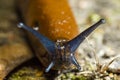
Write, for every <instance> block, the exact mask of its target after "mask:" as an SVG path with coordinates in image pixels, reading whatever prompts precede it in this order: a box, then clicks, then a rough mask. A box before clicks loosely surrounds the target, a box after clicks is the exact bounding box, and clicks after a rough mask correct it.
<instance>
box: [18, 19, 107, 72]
mask: <svg viewBox="0 0 120 80" xmlns="http://www.w3.org/2000/svg"><path fill="white" fill-rule="evenodd" d="M103 23H105V20H104V19H101V20H99V21H98V22H97V23H95V24H94V25H92V26H91V27H89V28H88V29H86V30H85V31H83V32H82V33H80V34H79V35H78V36H76V37H75V38H74V39H72V40H70V41H68V42H66V43H65V44H64V43H63V46H64V48H63V51H64V52H63V54H62V53H61V52H62V51H60V50H59V49H60V47H58V51H59V52H60V53H57V52H56V43H55V42H53V41H51V40H50V39H48V38H47V37H45V36H43V35H42V34H40V33H39V32H37V31H36V30H34V29H32V28H30V27H28V26H26V25H24V24H23V23H19V24H18V27H20V28H23V29H25V30H27V31H29V32H31V33H32V34H33V35H34V36H36V37H37V38H38V39H39V41H40V42H41V43H42V44H43V46H44V48H45V49H46V50H47V51H48V53H49V55H50V56H52V62H51V63H50V64H49V65H48V67H47V68H46V70H45V72H49V70H50V69H51V68H52V67H53V66H54V65H55V64H59V61H60V62H61V63H62V64H61V65H60V66H62V65H63V64H64V63H65V64H69V62H70V63H72V64H74V65H75V66H76V67H77V69H78V70H79V71H80V69H81V67H80V65H79V63H78V62H77V60H76V58H75V56H74V53H75V51H76V49H77V48H78V46H79V45H80V44H81V43H82V42H83V41H84V40H85V38H86V37H87V36H88V35H89V34H90V33H91V32H93V31H94V30H95V29H96V28H97V27H98V26H99V25H101V24H103ZM58 46H59V45H58ZM67 48H69V52H68V53H69V54H67V52H66V50H67ZM61 50H62V49H61ZM57 61H58V62H57ZM67 67H68V66H67Z"/></svg>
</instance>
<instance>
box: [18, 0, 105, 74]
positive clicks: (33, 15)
mask: <svg viewBox="0 0 120 80" xmlns="http://www.w3.org/2000/svg"><path fill="white" fill-rule="evenodd" d="M19 1H20V2H19V3H20V10H21V13H22V17H23V20H24V23H25V24H24V23H19V24H18V27H20V28H23V29H25V30H27V31H28V36H29V39H30V40H31V43H32V45H33V48H34V49H35V51H36V55H37V57H38V59H39V60H40V62H41V63H42V64H43V66H45V67H46V69H45V72H49V70H50V69H54V70H67V69H71V68H72V66H73V65H74V66H76V67H77V69H78V70H81V67H80V65H79V63H78V62H77V59H78V56H77V55H78V54H77V48H78V46H79V45H80V44H81V43H82V42H83V41H84V39H85V38H86V37H87V36H88V35H89V34H90V33H91V32H92V31H93V30H95V29H96V28H97V27H98V26H99V25H100V24H102V23H104V22H105V20H104V19H101V20H99V21H98V22H97V23H95V24H94V25H92V26H91V27H89V28H88V29H86V30H85V31H83V32H82V33H80V34H79V32H78V27H77V25H76V22H75V19H74V16H73V14H72V11H71V9H70V6H69V4H68V1H67V0H19ZM22 3H23V4H22Z"/></svg>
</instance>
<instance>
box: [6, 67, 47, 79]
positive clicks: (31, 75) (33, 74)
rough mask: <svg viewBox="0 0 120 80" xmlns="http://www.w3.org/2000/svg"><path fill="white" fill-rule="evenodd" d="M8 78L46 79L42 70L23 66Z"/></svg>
mask: <svg viewBox="0 0 120 80" xmlns="http://www.w3.org/2000/svg"><path fill="white" fill-rule="evenodd" d="M8 80H46V79H45V77H44V76H43V75H42V71H39V70H37V69H33V68H30V67H29V68H28V67H24V68H22V69H20V70H19V71H17V72H15V73H13V74H12V75H11V76H10V77H9V78H8Z"/></svg>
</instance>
